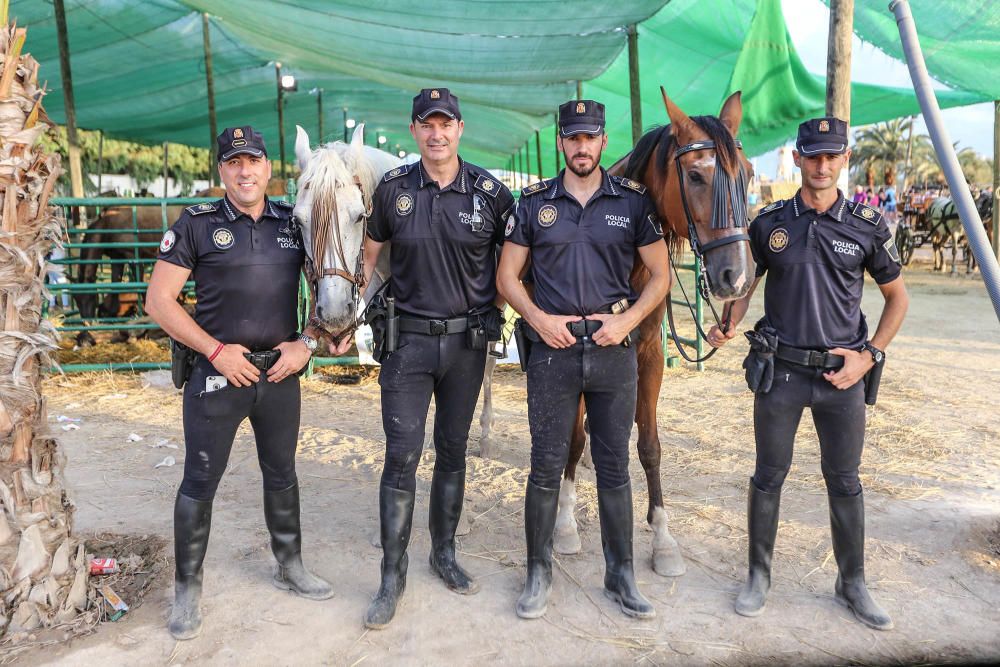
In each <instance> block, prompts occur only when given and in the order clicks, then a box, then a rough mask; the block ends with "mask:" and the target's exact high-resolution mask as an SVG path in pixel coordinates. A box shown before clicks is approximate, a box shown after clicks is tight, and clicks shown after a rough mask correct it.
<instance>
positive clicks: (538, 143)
mask: <svg viewBox="0 0 1000 667" xmlns="http://www.w3.org/2000/svg"><path fill="white" fill-rule="evenodd" d="M535 156H536V157H537V158H538V180H542V135H541V133H539V131H538V130H535Z"/></svg>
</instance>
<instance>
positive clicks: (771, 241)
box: [767, 227, 788, 252]
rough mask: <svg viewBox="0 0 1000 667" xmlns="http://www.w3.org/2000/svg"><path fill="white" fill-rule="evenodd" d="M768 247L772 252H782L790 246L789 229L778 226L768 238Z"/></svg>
mask: <svg viewBox="0 0 1000 667" xmlns="http://www.w3.org/2000/svg"><path fill="white" fill-rule="evenodd" d="M767 247H768V248H770V249H771V252H781V251H782V250H784V249H785V248H787V247H788V231H787V230H786V229H785V228H784V227H778V228H777V229H775V230H774V231H773V232H771V236H769V237H768V239H767Z"/></svg>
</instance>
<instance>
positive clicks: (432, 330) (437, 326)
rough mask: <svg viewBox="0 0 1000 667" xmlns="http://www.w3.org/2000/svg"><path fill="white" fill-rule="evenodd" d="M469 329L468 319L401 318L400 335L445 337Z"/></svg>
mask: <svg viewBox="0 0 1000 667" xmlns="http://www.w3.org/2000/svg"><path fill="white" fill-rule="evenodd" d="M468 328H469V318H468V317H455V318H453V319H450V320H428V319H424V318H421V317H402V316H400V318H399V331H400V333H415V334H423V335H425V336H444V335H447V334H457V333H462V332H463V331H465V330H466V329H468Z"/></svg>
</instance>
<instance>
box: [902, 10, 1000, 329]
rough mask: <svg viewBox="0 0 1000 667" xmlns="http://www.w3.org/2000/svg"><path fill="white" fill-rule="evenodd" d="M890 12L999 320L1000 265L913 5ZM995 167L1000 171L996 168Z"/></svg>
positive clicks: (946, 176) (971, 246)
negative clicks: (947, 121) (937, 92)
mask: <svg viewBox="0 0 1000 667" xmlns="http://www.w3.org/2000/svg"><path fill="white" fill-rule="evenodd" d="M889 9H890V11H892V13H893V14H895V15H896V27H898V28H899V36H900V39H901V41H902V43H903V53H904V54H905V55H906V65H907V67H909V69H910V78H911V79H912V80H913V89H914V91H915V92H916V93H917V100H918V101H919V102H920V110H921V111H922V112H923V114H924V122H925V123H926V124H927V131H928V132H929V133H930V135H931V141H932V142H933V143H934V152H935V153H937V157H938V162H939V163H940V164H941V169H942V170H944V175H945V178H947V179H948V187H949V188H950V189H951V197H952V200H953V201H954V202H955V206H956V208H958V215H959V218H961V220H962V226H963V227H964V228H965V235H966V237H967V238H968V239H969V247H970V248H971V249H972V254H973V255H974V256H975V258H976V261H977V262H979V269H980V271H981V272H982V275H983V282H984V283H985V284H986V291H987V292H989V294H990V301H992V302H993V310H994V311H995V312H996V315H997V319H1000V266H998V264H997V257H996V255H995V254H993V248H992V247H990V241H989V239H988V238H987V237H986V230H985V229H983V221H982V219H980V217H979V211H977V210H976V203H975V202H974V201H973V200H972V193H971V192H969V186H968V184H967V183H966V182H965V175H964V174H963V173H962V167H961V165H960V164H959V163H958V158H957V157H956V156H955V149H954V148H953V146H952V143H951V136H950V135H949V134H948V129H947V128H946V127H945V125H944V123H943V122H942V121H941V109H940V107H938V101H937V98H936V97H935V96H934V89H933V88H931V79H930V76H929V75H928V74H927V66H926V65H925V64H924V55H923V53H922V52H921V50H920V42H919V41H918V40H917V26H916V24H915V23H914V22H913V15H912V14H911V13H910V4H909V3H908V2H906V0H893V2H892V4H890V5H889ZM994 168H996V166H995V165H994Z"/></svg>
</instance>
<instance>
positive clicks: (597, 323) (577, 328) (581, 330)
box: [524, 320, 639, 343]
mask: <svg viewBox="0 0 1000 667" xmlns="http://www.w3.org/2000/svg"><path fill="white" fill-rule="evenodd" d="M603 325H604V322H602V321H601V320H577V321H576V322H567V323H566V328H567V329H569V332H570V333H571V334H573V335H574V336H576V337H577V338H584V337H586V336H593V335H594V334H595V333H597V330H598V329H600V328H601V327H602V326H603ZM524 335H525V337H526V338H527V339H528V340H530V341H531V342H533V343H544V342H545V341H544V340H543V339H542V337H541V336H540V335H538V332H537V331H535V330H534V329H532V328H531V327H530V326H528V323H527V322H525V323H524ZM631 337H632V340H639V327H636V328H635V329H633V330H632V333H631Z"/></svg>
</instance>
